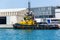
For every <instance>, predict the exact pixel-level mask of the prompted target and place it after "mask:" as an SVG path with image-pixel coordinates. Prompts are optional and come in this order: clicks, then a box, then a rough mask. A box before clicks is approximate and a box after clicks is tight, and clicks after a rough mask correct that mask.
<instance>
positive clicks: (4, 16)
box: [0, 8, 26, 25]
mask: <svg viewBox="0 0 60 40" xmlns="http://www.w3.org/2000/svg"><path fill="white" fill-rule="evenodd" d="M25 10H26V8H19V9H0V24H7V25H9V24H14V23H17V22H19V21H20V20H22V19H23V17H24V14H25V13H26V11H25Z"/></svg>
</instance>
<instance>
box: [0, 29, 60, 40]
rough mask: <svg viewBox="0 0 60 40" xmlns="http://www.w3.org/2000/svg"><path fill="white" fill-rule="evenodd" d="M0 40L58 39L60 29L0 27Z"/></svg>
mask: <svg viewBox="0 0 60 40" xmlns="http://www.w3.org/2000/svg"><path fill="white" fill-rule="evenodd" d="M0 40H60V30H20V29H0Z"/></svg>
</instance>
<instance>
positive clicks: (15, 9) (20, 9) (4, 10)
mask: <svg viewBox="0 0 60 40" xmlns="http://www.w3.org/2000/svg"><path fill="white" fill-rule="evenodd" d="M22 10H26V8H13V9H0V12H16V11H22Z"/></svg>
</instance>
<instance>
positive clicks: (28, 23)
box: [13, 2, 59, 29]
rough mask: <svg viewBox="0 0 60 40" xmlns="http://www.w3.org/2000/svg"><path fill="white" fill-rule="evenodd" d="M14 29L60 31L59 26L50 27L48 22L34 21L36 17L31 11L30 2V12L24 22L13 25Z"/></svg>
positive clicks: (51, 25)
mask: <svg viewBox="0 0 60 40" xmlns="http://www.w3.org/2000/svg"><path fill="white" fill-rule="evenodd" d="M13 27H14V28H15V29H59V27H58V25H53V24H49V25H48V24H47V23H46V22H40V23H37V22H36V21H35V20H34V15H33V14H32V12H31V11H30V2H28V12H27V15H25V17H24V20H21V21H20V23H15V24H13Z"/></svg>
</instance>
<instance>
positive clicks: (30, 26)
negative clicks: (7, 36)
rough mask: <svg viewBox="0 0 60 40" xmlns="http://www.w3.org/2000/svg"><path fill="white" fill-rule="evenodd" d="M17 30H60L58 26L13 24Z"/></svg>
mask: <svg viewBox="0 0 60 40" xmlns="http://www.w3.org/2000/svg"><path fill="white" fill-rule="evenodd" d="M13 27H14V28H15V29H59V27H58V25H21V24H13Z"/></svg>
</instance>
